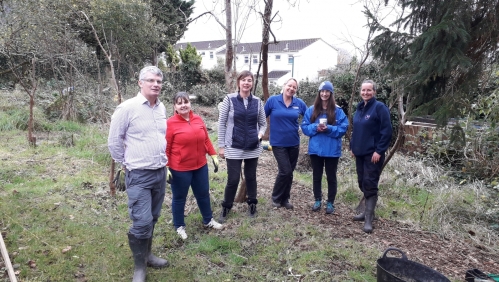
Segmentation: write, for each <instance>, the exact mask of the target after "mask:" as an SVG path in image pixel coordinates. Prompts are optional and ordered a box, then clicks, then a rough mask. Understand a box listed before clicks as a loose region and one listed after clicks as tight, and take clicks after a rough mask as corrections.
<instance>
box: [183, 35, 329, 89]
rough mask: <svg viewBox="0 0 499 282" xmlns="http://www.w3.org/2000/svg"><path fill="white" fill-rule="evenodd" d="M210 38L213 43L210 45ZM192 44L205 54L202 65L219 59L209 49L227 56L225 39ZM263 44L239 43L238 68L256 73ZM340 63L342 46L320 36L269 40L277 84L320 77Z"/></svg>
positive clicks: (271, 79) (271, 68)
mask: <svg viewBox="0 0 499 282" xmlns="http://www.w3.org/2000/svg"><path fill="white" fill-rule="evenodd" d="M208 42H209V43H211V44H210V45H207V43H208ZM191 44H192V45H193V46H194V47H196V49H197V50H198V53H199V54H204V56H203V63H202V67H203V68H205V69H210V68H213V66H215V65H216V61H217V60H216V58H212V57H211V55H210V56H208V52H212V51H214V50H216V53H215V56H216V57H217V58H222V59H225V41H224V40H216V41H204V42H191ZM183 45H184V46H187V43H177V44H176V48H180V47H179V46H183ZM198 46H199V47H198ZM208 47H211V48H208ZM184 48H185V47H184ZM260 48H261V43H260V42H254V43H239V44H237V45H235V46H234V51H235V52H234V53H235V56H236V60H235V62H234V63H235V67H236V70H237V71H238V72H239V71H242V70H249V71H251V72H253V73H256V72H257V70H258V65H259V62H260ZM210 54H211V53H210ZM337 63H338V50H337V49H336V48H334V47H333V46H331V45H329V44H328V43H326V42H325V41H324V40H322V39H320V38H310V39H297V40H281V41H279V42H278V43H277V44H273V43H271V44H269V57H268V68H269V82H271V83H274V84H276V85H282V84H283V83H284V82H285V81H286V80H287V79H289V78H290V77H294V78H296V79H297V80H304V79H308V80H311V81H314V80H317V79H319V78H320V75H321V73H323V72H324V70H327V69H333V68H335V67H336V64H337ZM261 71H262V70H260V73H261Z"/></svg>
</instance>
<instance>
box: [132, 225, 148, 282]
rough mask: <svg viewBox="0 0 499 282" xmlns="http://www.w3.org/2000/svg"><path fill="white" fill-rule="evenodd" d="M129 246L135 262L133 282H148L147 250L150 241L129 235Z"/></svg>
mask: <svg viewBox="0 0 499 282" xmlns="http://www.w3.org/2000/svg"><path fill="white" fill-rule="evenodd" d="M128 244H129V245H130V250H132V254H133V262H134V265H135V268H134V271H133V282H144V281H146V274H147V270H146V265H147V261H146V259H147V254H148V251H147V248H148V245H149V239H137V238H136V237H135V236H134V235H132V234H130V233H128Z"/></svg>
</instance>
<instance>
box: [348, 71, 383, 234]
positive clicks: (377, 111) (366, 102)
mask: <svg viewBox="0 0 499 282" xmlns="http://www.w3.org/2000/svg"><path fill="white" fill-rule="evenodd" d="M360 96H361V98H362V101H361V102H360V103H359V104H358V105H357V110H356V112H355V115H354V117H353V133H352V139H351V140H350V150H351V151H352V155H353V156H355V163H356V166H357V179H358V182H359V188H360V190H361V191H362V192H363V193H364V197H365V199H366V208H365V211H364V213H361V214H359V215H356V216H355V217H354V218H353V220H354V221H362V220H364V228H363V230H364V232H366V233H371V232H372V231H373V226H372V221H373V218H374V210H375V208H376V202H377V201H378V182H379V177H380V175H381V170H382V168H383V163H384V161H385V152H386V150H387V149H388V146H389V145H390V141H391V139H392V123H391V121H390V111H389V110H388V107H387V106H386V105H385V104H383V103H381V102H378V101H377V100H376V98H375V96H376V84H375V83H374V81H372V80H365V81H364V82H362V86H361V89H360Z"/></svg>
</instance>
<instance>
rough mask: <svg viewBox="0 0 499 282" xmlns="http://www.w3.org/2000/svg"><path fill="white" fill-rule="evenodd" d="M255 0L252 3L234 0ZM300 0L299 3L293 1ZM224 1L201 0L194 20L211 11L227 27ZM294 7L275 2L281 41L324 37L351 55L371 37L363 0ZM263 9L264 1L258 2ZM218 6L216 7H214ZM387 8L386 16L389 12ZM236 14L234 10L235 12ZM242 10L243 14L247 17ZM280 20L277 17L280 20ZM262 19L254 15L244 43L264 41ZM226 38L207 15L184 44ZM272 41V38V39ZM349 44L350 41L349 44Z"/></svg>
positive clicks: (308, 1) (310, 1) (311, 0)
mask: <svg viewBox="0 0 499 282" xmlns="http://www.w3.org/2000/svg"><path fill="white" fill-rule="evenodd" d="M237 1H245V2H247V1H251V0H233V1H232V2H237ZM291 1H296V0H291ZM223 2H224V1H221V0H204V1H203V0H197V1H196V4H195V5H194V7H195V8H194V13H193V16H192V17H193V18H194V17H196V16H197V15H199V14H202V13H203V12H206V11H208V10H213V9H215V10H214V11H215V12H216V13H217V14H218V17H219V19H220V20H221V21H222V22H223V23H224V24H225V16H224V14H222V10H223ZM296 2H297V3H296V5H295V6H294V7H293V6H291V5H290V4H289V3H288V1H287V0H274V7H273V11H272V15H274V14H275V13H276V12H279V13H278V15H279V16H280V19H281V22H278V23H273V24H272V31H273V32H274V34H275V36H276V39H277V40H290V39H305V38H322V39H323V40H325V41H326V42H327V43H329V44H331V45H333V46H335V47H337V48H341V49H345V50H347V51H348V52H350V53H352V54H353V52H354V50H355V48H354V47H353V45H352V43H348V42H354V44H356V45H357V46H361V45H362V44H363V43H364V42H365V40H366V37H367V33H368V29H367V27H365V25H366V24H367V20H366V17H365V16H364V14H363V13H362V10H363V3H364V1H359V0H298V1H296ZM257 3H260V4H259V5H261V7H259V10H263V1H257ZM214 5H215V8H213V6H214ZM386 10H387V9H386V8H385V13H386ZM233 13H234V11H233ZM243 13H244V11H240V12H239V14H243ZM276 18H277V17H276ZM261 34H262V28H261V22H260V19H258V18H256V17H254V16H252V17H251V18H250V19H249V20H248V22H247V24H246V30H245V31H244V32H243V33H242V38H241V42H260V41H261V38H262V35H261ZM220 39H225V31H224V30H223V29H222V27H221V26H220V24H218V23H217V22H216V20H215V19H213V18H210V17H209V16H207V15H205V16H203V17H201V18H200V19H198V20H196V21H195V22H193V23H192V24H190V25H189V29H188V31H187V32H186V33H185V35H184V37H183V38H182V39H180V42H187V41H190V42H195V41H207V40H220ZM270 39H271V40H272V36H271V37H270ZM347 41H348V42H347Z"/></svg>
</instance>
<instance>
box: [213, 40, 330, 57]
mask: <svg viewBox="0 0 499 282" xmlns="http://www.w3.org/2000/svg"><path fill="white" fill-rule="evenodd" d="M318 40H320V38H309V39H296V40H281V41H279V42H278V43H277V44H275V43H273V42H270V43H269V54H270V53H283V52H297V51H300V50H303V49H305V48H306V47H308V46H309V45H311V44H312V43H315V42H317V41H318ZM261 46H262V43H261V42H251V43H239V44H237V46H235V47H234V48H237V49H236V53H237V54H255V53H260V48H261ZM222 53H225V48H223V49H221V50H220V51H218V52H217V54H222Z"/></svg>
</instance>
